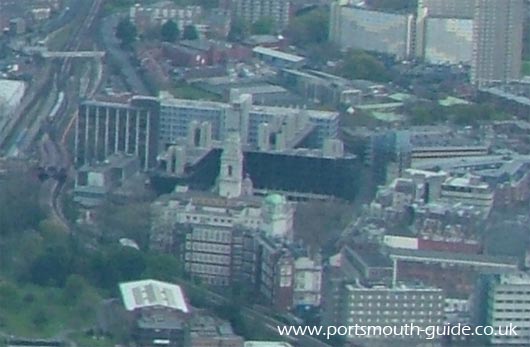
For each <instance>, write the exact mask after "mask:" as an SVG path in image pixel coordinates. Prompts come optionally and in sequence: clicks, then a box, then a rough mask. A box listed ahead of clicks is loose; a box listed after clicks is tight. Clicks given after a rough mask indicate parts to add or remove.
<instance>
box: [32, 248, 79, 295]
mask: <svg viewBox="0 0 530 347" xmlns="http://www.w3.org/2000/svg"><path fill="white" fill-rule="evenodd" d="M71 261H72V257H71V254H69V251H68V249H66V248H65V247H62V246H55V247H48V248H47V249H46V250H45V251H44V252H43V253H42V254H41V255H39V256H38V257H37V258H36V259H35V260H34V261H33V263H32V264H31V266H30V270H29V271H30V279H31V282H33V283H35V284H38V285H43V286H48V285H51V286H57V287H62V286H64V284H65V281H66V278H67V277H68V275H69V274H70V271H71V268H70V264H71Z"/></svg>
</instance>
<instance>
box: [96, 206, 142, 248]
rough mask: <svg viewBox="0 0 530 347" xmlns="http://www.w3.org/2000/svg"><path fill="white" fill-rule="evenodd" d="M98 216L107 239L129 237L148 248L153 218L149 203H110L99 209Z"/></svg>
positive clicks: (115, 239)
mask: <svg viewBox="0 0 530 347" xmlns="http://www.w3.org/2000/svg"><path fill="white" fill-rule="evenodd" d="M97 216H98V217H97V218H98V222H99V224H100V226H101V229H102V231H103V238H104V239H105V241H107V242H110V243H115V242H117V241H118V240H119V239H120V238H129V239H132V240H134V241H136V243H137V244H138V245H139V246H140V247H141V248H142V249H146V248H147V246H148V244H149V228H150V218H151V214H150V208H149V204H144V203H135V204H129V205H115V204H111V203H108V204H105V205H103V206H101V207H100V208H99V209H98V210H97Z"/></svg>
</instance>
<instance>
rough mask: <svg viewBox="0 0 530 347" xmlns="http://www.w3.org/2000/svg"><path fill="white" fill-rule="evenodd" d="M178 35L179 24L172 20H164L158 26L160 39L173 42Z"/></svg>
mask: <svg viewBox="0 0 530 347" xmlns="http://www.w3.org/2000/svg"><path fill="white" fill-rule="evenodd" d="M179 35H180V31H179V26H178V25H177V23H175V22H174V21H172V20H168V21H167V22H165V23H164V24H163V25H162V27H161V28H160V36H161V37H162V41H166V42H175V41H177V40H178V38H179Z"/></svg>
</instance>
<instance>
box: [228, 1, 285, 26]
mask: <svg viewBox="0 0 530 347" xmlns="http://www.w3.org/2000/svg"><path fill="white" fill-rule="evenodd" d="M230 6H231V8H232V11H233V13H234V14H235V15H236V16H237V17H240V18H243V19H244V20H245V21H247V22H249V23H254V22H256V21H257V20H259V19H262V18H269V19H272V21H273V22H274V25H275V29H277V30H281V29H284V28H285V27H287V25H288V24H289V17H290V15H291V2H290V1H289V0H232V1H231V2H230Z"/></svg>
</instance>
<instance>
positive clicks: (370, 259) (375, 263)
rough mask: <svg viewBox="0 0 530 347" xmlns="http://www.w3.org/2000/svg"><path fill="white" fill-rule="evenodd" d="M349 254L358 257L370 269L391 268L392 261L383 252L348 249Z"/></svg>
mask: <svg viewBox="0 0 530 347" xmlns="http://www.w3.org/2000/svg"><path fill="white" fill-rule="evenodd" d="M346 251H347V252H350V253H351V254H352V255H354V256H357V257H358V258H360V260H361V261H362V262H363V263H365V264H366V265H367V266H369V267H391V266H392V261H391V260H390V259H389V258H388V257H387V256H386V255H385V254H383V253H381V251H379V250H377V249H366V248H359V249H352V248H346Z"/></svg>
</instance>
